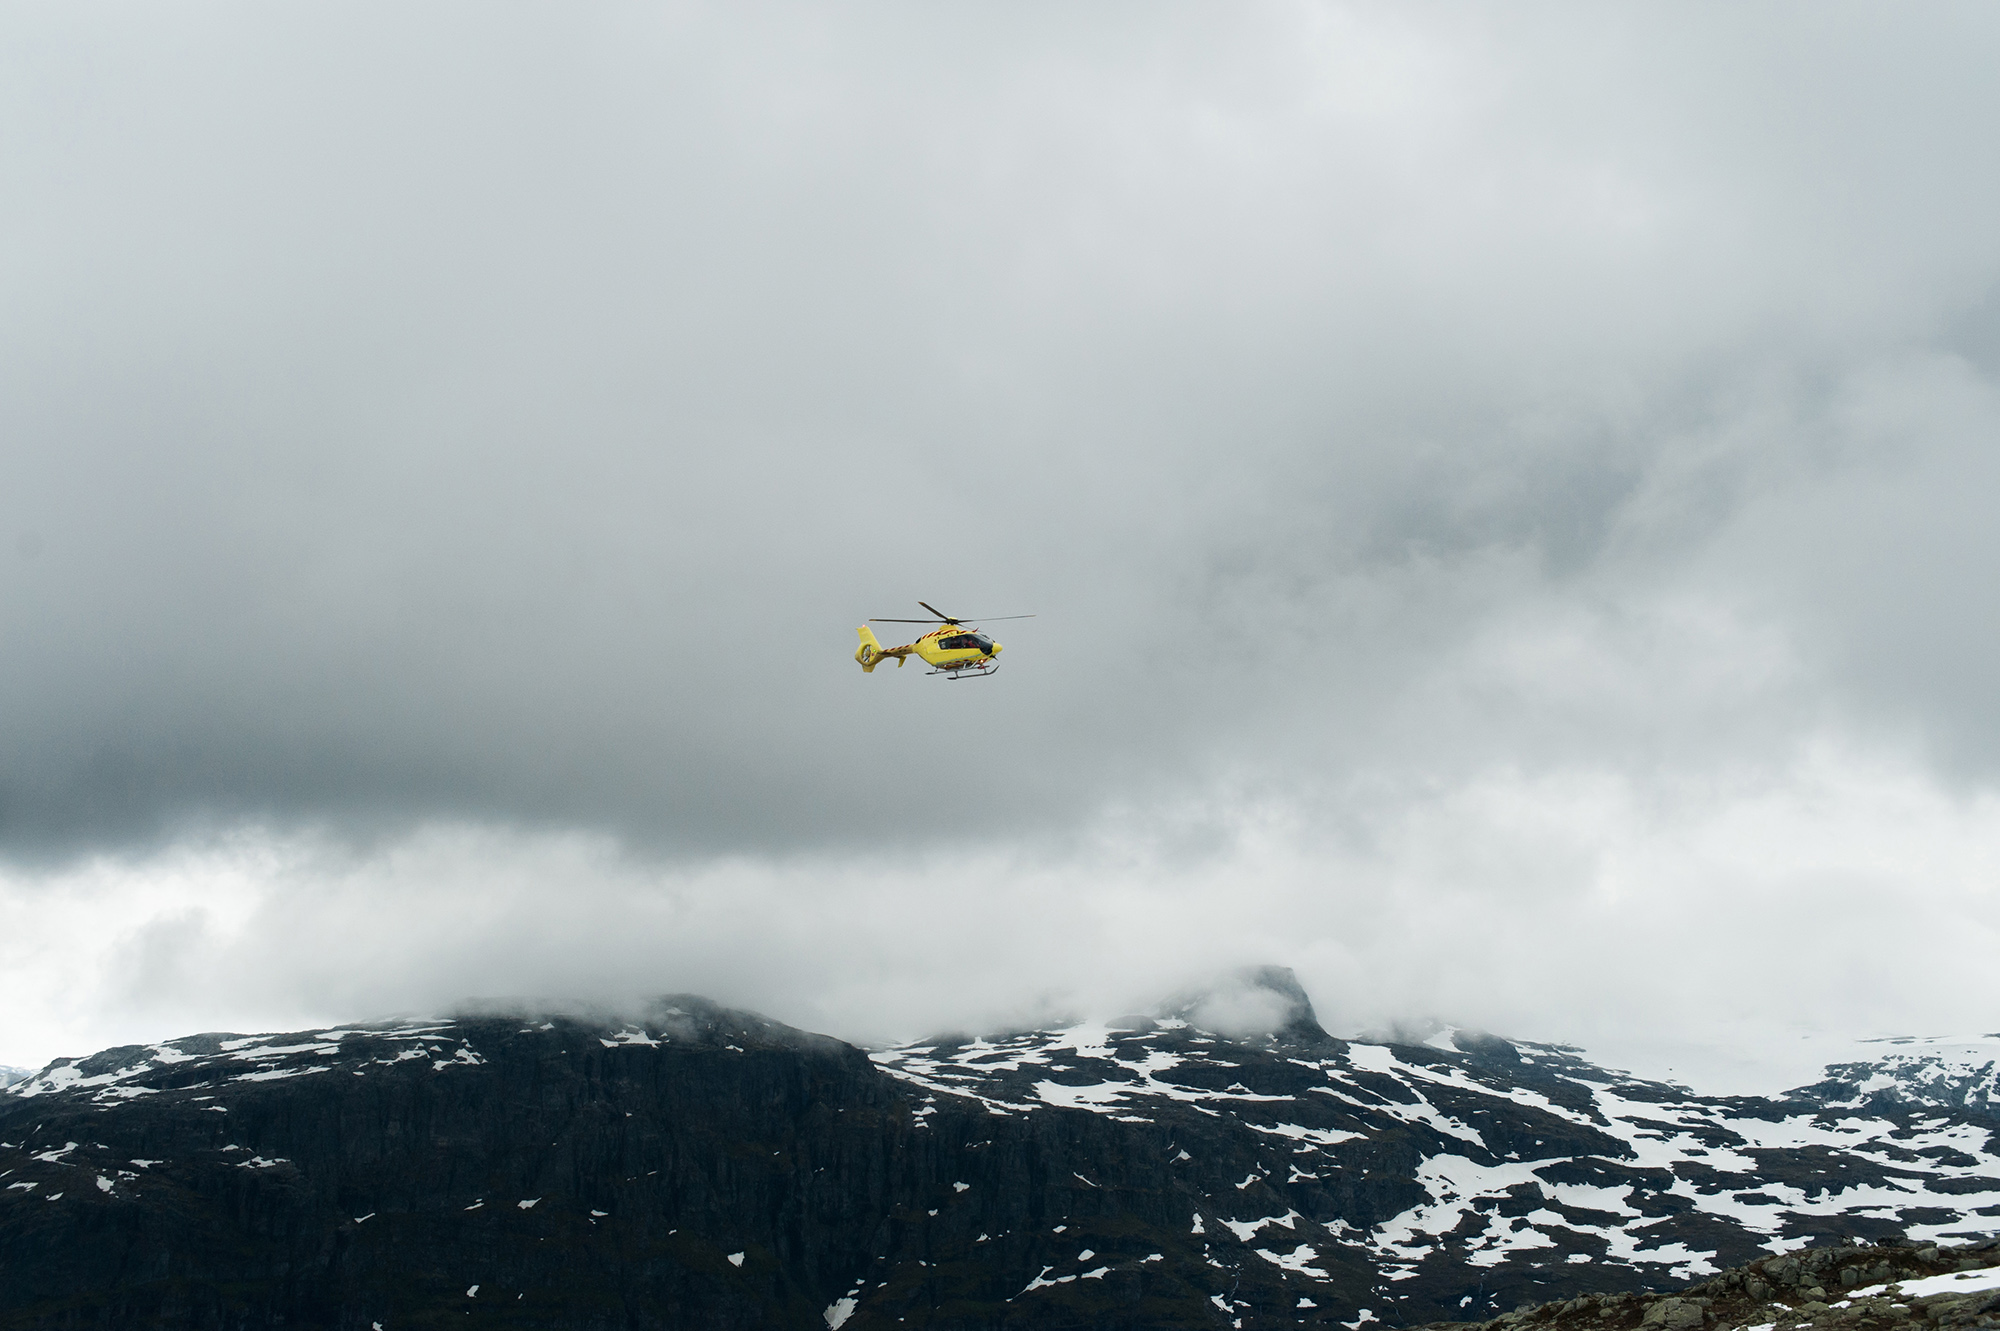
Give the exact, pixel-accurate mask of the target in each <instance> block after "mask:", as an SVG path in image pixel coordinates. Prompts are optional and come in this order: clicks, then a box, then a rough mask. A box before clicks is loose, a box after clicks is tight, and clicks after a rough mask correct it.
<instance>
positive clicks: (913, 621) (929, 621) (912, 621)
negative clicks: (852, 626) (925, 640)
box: [868, 619, 937, 624]
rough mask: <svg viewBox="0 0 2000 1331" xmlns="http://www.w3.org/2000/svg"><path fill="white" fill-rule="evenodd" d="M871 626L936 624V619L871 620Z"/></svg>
mask: <svg viewBox="0 0 2000 1331" xmlns="http://www.w3.org/2000/svg"><path fill="white" fill-rule="evenodd" d="M868 622H869V623H870V624H935V623H937V621H936V620H935V619H871V620H869V621H868Z"/></svg>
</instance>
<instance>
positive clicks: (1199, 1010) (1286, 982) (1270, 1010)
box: [1159, 966, 1331, 1042]
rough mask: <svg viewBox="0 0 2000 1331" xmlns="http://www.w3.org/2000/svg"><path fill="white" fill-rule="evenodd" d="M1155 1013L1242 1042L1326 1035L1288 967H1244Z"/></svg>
mask: <svg viewBox="0 0 2000 1331" xmlns="http://www.w3.org/2000/svg"><path fill="white" fill-rule="evenodd" d="M1159 1015H1160V1016H1161V1017H1165V1018H1174V1019H1179V1020H1181V1021H1185V1022H1187V1023H1188V1024H1189V1025H1191V1026H1199V1027H1201V1028H1202V1029H1203V1030H1209V1031H1214V1032H1215V1033H1216V1034H1218V1035H1226V1036H1228V1037H1230V1038H1231V1039H1235V1040H1242V1039H1249V1038H1253V1037H1255V1036H1260V1035H1268V1036H1271V1037H1273V1038H1277V1039H1284V1040H1298V1041H1306V1042H1317V1041H1321V1040H1326V1039H1329V1038H1331V1037H1329V1036H1328V1035H1327V1033H1326V1031H1325V1029H1324V1028H1323V1027H1321V1026H1320V1024H1319V1017H1318V1016H1317V1014H1315V1013H1314V1012H1313V1005H1312V999H1311V998H1310V997H1309V996H1308V995H1307V994H1306V991H1305V986H1303V985H1301V984H1300V983H1299V977H1298V976H1297V975H1295V974H1293V972H1292V968H1291V967H1290V966H1245V967H1243V968H1242V969H1241V970H1235V971H1231V972H1229V973H1228V974H1226V975H1224V976H1222V977H1220V978H1219V979H1217V980H1215V981H1213V982H1211V983H1209V984H1207V985H1203V986H1201V987H1199V988H1194V989H1187V990H1183V991H1182V992H1180V993H1178V994H1175V995H1174V996H1173V997H1172V998H1170V999H1168V1000H1167V1001H1166V1002H1165V1003H1163V1004H1161V1006H1160V1009H1159Z"/></svg>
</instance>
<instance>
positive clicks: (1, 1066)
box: [0, 1063, 35, 1087]
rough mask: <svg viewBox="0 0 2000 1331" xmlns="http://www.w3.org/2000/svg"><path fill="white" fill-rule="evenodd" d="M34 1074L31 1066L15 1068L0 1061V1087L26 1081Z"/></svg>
mask: <svg viewBox="0 0 2000 1331" xmlns="http://www.w3.org/2000/svg"><path fill="white" fill-rule="evenodd" d="M34 1075H35V1074H34V1070H33V1069H31V1068H17V1067H14V1066H12V1065H11V1064H7V1063H0V1087H7V1086H12V1085H13V1084H14V1083H15V1082H17V1081H26V1080H27V1079H28V1078H30V1077H32V1076H34Z"/></svg>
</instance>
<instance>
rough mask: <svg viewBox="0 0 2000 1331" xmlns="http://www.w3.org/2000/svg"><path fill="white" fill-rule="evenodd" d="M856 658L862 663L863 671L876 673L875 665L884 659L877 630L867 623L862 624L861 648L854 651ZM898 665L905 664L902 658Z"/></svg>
mask: <svg viewBox="0 0 2000 1331" xmlns="http://www.w3.org/2000/svg"><path fill="white" fill-rule="evenodd" d="M854 659H855V660H857V661H859V662H860V663H861V669H862V672H863V673H865V674H870V675H872V674H874V673H875V666H876V664H877V663H879V662H880V661H881V660H882V644H881V643H880V642H879V641H877V640H876V637H875V630H873V629H871V628H869V627H868V626H867V625H866V624H863V625H862V626H861V648H860V650H859V651H857V652H855V653H854ZM896 664H897V665H901V664H903V663H902V662H901V661H900V660H899V661H897V662H896Z"/></svg>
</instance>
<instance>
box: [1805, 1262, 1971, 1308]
mask: <svg viewBox="0 0 2000 1331" xmlns="http://www.w3.org/2000/svg"><path fill="white" fill-rule="evenodd" d="M1986 1289H2000V1266H1989V1267H1986V1268H1984V1269H1983V1270H1979V1271H1952V1272H1947V1273H1946V1274H1944V1275H1941V1276H1919V1277H1918V1278H1917V1279H1915V1280H1903V1281H1897V1282H1894V1283H1891V1284H1887V1285H1869V1286H1867V1287H1866V1288H1863V1289H1857V1290H1855V1291H1853V1292H1852V1293H1850V1294H1849V1295H1848V1296H1847V1297H1846V1298H1843V1299H1842V1300H1841V1301H1840V1302H1838V1303H1836V1304H1834V1305H1833V1306H1834V1307H1836V1308H1845V1307H1847V1306H1848V1305H1849V1304H1851V1303H1853V1302H1854V1300H1856V1299H1868V1298H1875V1297H1877V1296H1879V1295H1881V1294H1884V1293H1887V1292H1888V1291H1890V1290H1894V1291H1896V1297H1897V1298H1903V1299H1928V1298H1930V1297H1931V1296H1932V1295H1936V1294H1976V1293H1978V1292H1979V1291H1981V1290H1986Z"/></svg>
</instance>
